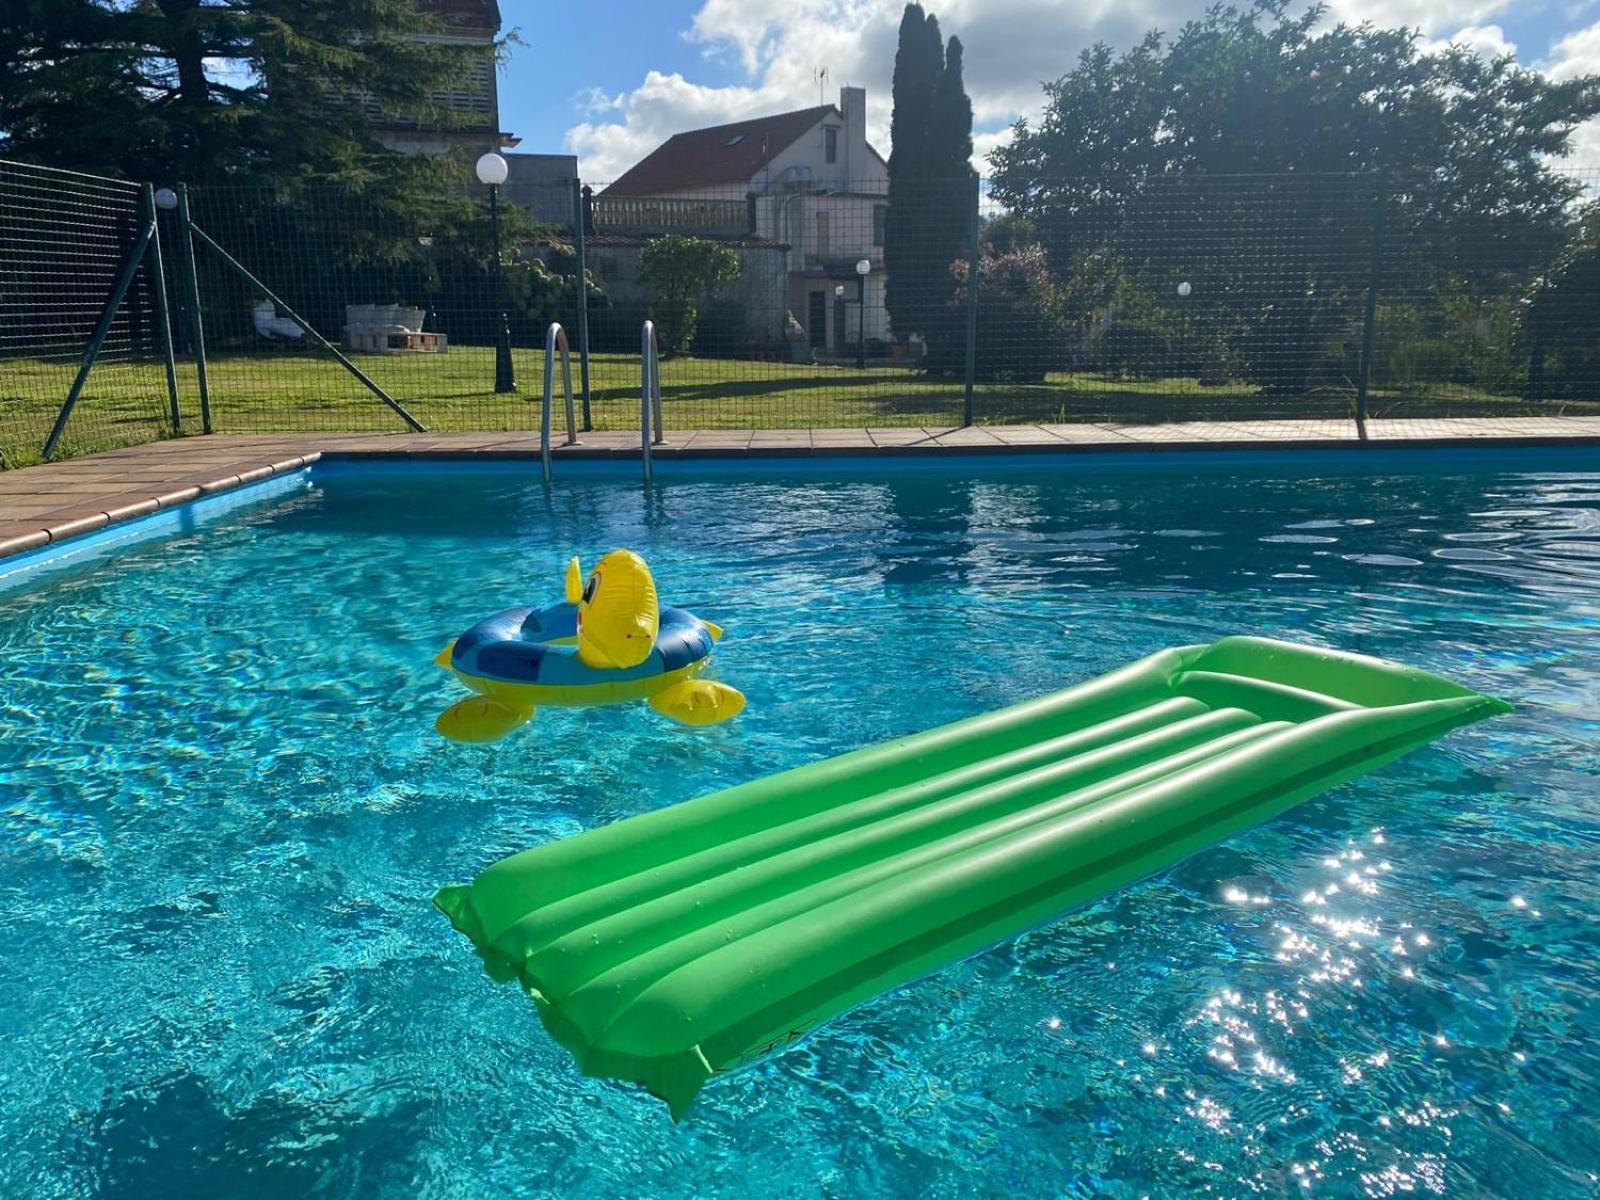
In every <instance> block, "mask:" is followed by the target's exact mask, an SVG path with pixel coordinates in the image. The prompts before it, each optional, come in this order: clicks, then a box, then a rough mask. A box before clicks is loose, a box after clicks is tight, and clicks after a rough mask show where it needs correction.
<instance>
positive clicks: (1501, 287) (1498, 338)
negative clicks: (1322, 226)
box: [1368, 172, 1600, 422]
mask: <svg viewBox="0 0 1600 1200" xmlns="http://www.w3.org/2000/svg"><path fill="white" fill-rule="evenodd" d="M1596 183H1600V173H1595V172H1587V173H1584V174H1582V175H1579V176H1577V177H1576V178H1575V179H1574V181H1573V184H1572V187H1571V189H1570V194H1569V196H1568V197H1567V198H1566V200H1565V202H1564V203H1561V204H1559V205H1552V206H1551V207H1549V208H1548V209H1547V210H1543V211H1541V210H1537V209H1533V210H1517V209H1512V210H1503V209H1492V208H1489V209H1486V208H1484V207H1483V206H1482V205H1481V204H1480V203H1477V202H1476V197H1472V196H1467V197H1457V196H1454V195H1451V194H1449V193H1448V192H1446V193H1444V194H1440V191H1439V189H1437V188H1436V187H1434V186H1431V185H1430V183H1429V182H1428V181H1420V182H1416V183H1410V182H1407V181H1404V180H1398V181H1393V182H1391V183H1390V184H1388V185H1387V186H1386V188H1385V200H1384V207H1383V213H1382V218H1381V220H1382V225H1381V229H1380V237H1381V253H1380V256H1379V260H1380V261H1379V266H1378V279H1379V285H1378V288H1377V292H1376V304H1375V311H1374V322H1373V325H1374V336H1373V353H1372V372H1371V385H1370V392H1371V394H1370V397H1369V402H1368V406H1369V411H1370V413H1371V415H1372V416H1373V418H1375V419H1376V420H1378V421H1382V420H1384V419H1403V420H1406V421H1409V422H1417V421H1426V420H1430V419H1436V418H1440V417H1454V416H1477V417H1496V416H1503V417H1530V416H1542V415H1556V416H1559V415H1587V414H1597V413H1600V219H1597V218H1600V210H1597V209H1596V206H1595V202H1596V200H1597V198H1600V194H1597V191H1596V187H1595V185H1596Z"/></svg>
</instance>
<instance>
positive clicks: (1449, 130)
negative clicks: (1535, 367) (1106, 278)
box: [991, 0, 1600, 392]
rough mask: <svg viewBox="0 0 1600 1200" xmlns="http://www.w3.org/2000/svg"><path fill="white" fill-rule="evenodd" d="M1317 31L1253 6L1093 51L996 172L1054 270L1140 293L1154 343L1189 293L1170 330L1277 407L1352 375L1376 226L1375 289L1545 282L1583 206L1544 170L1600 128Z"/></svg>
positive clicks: (1515, 87)
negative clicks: (1208, 347) (1379, 253)
mask: <svg viewBox="0 0 1600 1200" xmlns="http://www.w3.org/2000/svg"><path fill="white" fill-rule="evenodd" d="M1323 15H1324V14H1323V10H1322V9H1321V8H1319V7H1313V8H1312V9H1310V10H1309V11H1306V12H1304V13H1303V14H1299V15H1293V16H1291V15H1290V14H1289V8H1288V5H1287V4H1286V3H1285V0H1261V2H1260V3H1258V4H1256V5H1255V6H1253V7H1249V8H1242V9H1241V8H1236V7H1231V6H1218V7H1215V8H1213V9H1211V10H1210V11H1209V12H1208V13H1207V14H1206V15H1205V16H1204V17H1203V18H1201V19H1200V20H1197V21H1193V22H1190V23H1189V24H1187V25H1185V26H1184V27H1183V28H1182V29H1181V30H1180V31H1179V33H1178V35H1177V37H1176V38H1174V39H1172V40H1171V41H1170V42H1169V41H1168V40H1167V39H1166V38H1164V37H1163V36H1162V35H1161V34H1159V33H1151V34H1150V35H1148V36H1147V37H1146V38H1145V39H1144V40H1143V41H1142V42H1141V43H1140V44H1139V45H1137V46H1135V47H1134V48H1133V49H1132V50H1129V51H1128V52H1127V53H1125V54H1121V55H1116V54H1113V52H1112V51H1111V50H1110V49H1108V48H1107V47H1105V46H1096V47H1094V48H1092V49H1090V50H1088V51H1086V52H1085V53H1084V54H1083V55H1082V56H1081V58H1080V59H1079V62H1078V65H1077V66H1076V68H1074V69H1073V70H1072V71H1070V72H1068V73H1067V74H1066V75H1064V76H1062V77H1061V78H1060V79H1058V80H1056V81H1055V82H1053V83H1050V84H1047V85H1046V106H1045V112H1044V116H1043V117H1042V118H1041V119H1040V120H1039V121H1038V122H1037V123H1030V122H1027V121H1023V122H1019V123H1018V124H1017V126H1016V127H1015V136H1014V138H1013V140H1012V142H1011V143H1010V144H1009V145H1007V146H1004V147H1001V148H1000V149H998V150H996V151H995V153H994V154H993V155H992V156H991V163H992V164H993V168H994V175H993V179H992V190H993V194H994V196H995V197H996V198H997V199H998V200H999V201H1000V202H1001V203H1003V204H1005V205H1006V206H1007V207H1008V208H1010V209H1011V210H1012V211H1014V212H1015V213H1017V214H1018V215H1019V217H1021V218H1026V219H1027V220H1029V221H1031V222H1032V223H1033V225H1034V226H1035V228H1036V229H1037V230H1038V232H1039V236H1040V239H1041V241H1042V243H1043V244H1044V246H1045V247H1046V249H1047V251H1048V252H1049V255H1050V258H1051V263H1052V266H1053V268H1054V269H1055V270H1057V271H1058V272H1067V273H1073V272H1077V271H1080V270H1082V269H1083V265H1084V263H1085V262H1087V261H1088V260H1089V259H1091V258H1093V257H1095V256H1102V257H1103V258H1104V260H1105V264H1106V269H1108V270H1111V271H1113V272H1114V273H1115V274H1116V277H1117V286H1118V290H1119V293H1120V294H1123V295H1127V294H1129V292H1130V290H1142V292H1143V293H1144V294H1145V295H1146V296H1148V297H1151V298H1152V302H1151V303H1148V304H1146V308H1147V310H1148V311H1149V312H1150V313H1151V315H1153V316H1156V317H1165V318H1166V319H1167V321H1168V323H1169V324H1170V323H1172V322H1173V321H1176V320H1179V319H1183V320H1186V319H1187V317H1186V316H1184V317H1181V318H1180V317H1179V316H1178V314H1177V310H1176V305H1177V302H1176V301H1175V300H1174V299H1172V297H1173V294H1174V293H1173V287H1174V285H1175V283H1176V282H1177V281H1179V280H1190V281H1192V284H1193V300H1192V301H1190V302H1189V303H1188V305H1187V307H1186V308H1185V309H1184V311H1185V312H1191V311H1203V312H1204V313H1205V314H1206V316H1207V319H1208V320H1209V321H1211V322H1212V323H1213V324H1214V325H1216V326H1217V327H1218V328H1220V329H1223V330H1225V331H1226V333H1227V336H1228V338H1229V339H1230V342H1231V344H1232V346H1233V348H1234V350H1235V351H1236V352H1237V354H1236V363H1237V364H1238V365H1239V366H1240V369H1242V370H1243V372H1244V373H1245V374H1246V375H1247V376H1248V377H1250V378H1252V379H1253V380H1254V381H1255V382H1257V383H1259V384H1260V385H1261V386H1262V387H1263V388H1265V389H1266V390H1268V391H1275V392H1294V391H1303V390H1305V389H1306V388H1308V387H1312V386H1315V385H1316V384H1317V383H1318V382H1319V381H1320V380H1321V379H1322V378H1323V377H1324V376H1323V368H1324V367H1327V368H1329V369H1330V370H1333V369H1335V364H1337V363H1341V362H1344V361H1346V360H1347V358H1348V355H1347V353H1346V347H1345V346H1344V345H1343V342H1344V341H1345V340H1347V336H1348V330H1349V329H1350V327H1351V318H1352V313H1353V311H1354V310H1355V309H1356V308H1357V307H1358V306H1357V304H1356V299H1357V297H1359V296H1360V295H1362V294H1363V293H1364V290H1365V287H1366V282H1367V276H1368V273H1369V272H1368V267H1367V264H1368V263H1369V262H1370V260H1371V255H1372V250H1373V239H1374V238H1375V237H1376V236H1377V235H1376V227H1377V225H1378V222H1379V220H1380V217H1379V214H1380V212H1381V213H1382V220H1384V222H1385V223H1386V225H1387V232H1386V236H1385V239H1384V243H1383V254H1384V261H1385V273H1386V278H1392V279H1395V280H1405V281H1407V284H1408V286H1410V287H1412V288H1416V289H1424V290H1429V291H1431V292H1435V293H1437V294H1441V295H1443V294H1455V293H1458V292H1460V291H1461V290H1462V289H1466V290H1469V291H1471V290H1476V291H1479V292H1490V291H1503V290H1504V289H1505V288H1506V287H1507V285H1508V283H1511V282H1512V281H1514V280H1516V279H1517V278H1524V279H1525V278H1526V277H1527V275H1528V274H1529V273H1530V272H1531V269H1532V264H1536V263H1540V262H1544V261H1548V258H1549V256H1550V255H1551V254H1553V253H1554V252H1555V250H1556V249H1557V247H1559V245H1560V244H1561V242H1562V240H1563V239H1564V237H1565V236H1566V229H1567V226H1568V220H1569V219H1568V216H1567V213H1568V209H1569V206H1570V204H1571V202H1572V200H1573V198H1574V196H1575V195H1576V193H1577V190H1578V189H1577V186H1576V185H1575V184H1574V183H1573V181H1572V180H1571V179H1570V177H1568V176H1566V175H1563V174H1562V173H1561V172H1560V170H1559V168H1558V163H1557V162H1556V161H1555V160H1557V159H1559V157H1560V156H1561V155H1563V154H1564V153H1566V152H1567V150H1568V149H1569V144H1570V137H1571V133H1572V130H1573V129H1574V128H1575V127H1576V126H1577V125H1578V124H1579V123H1580V122H1582V121H1585V120H1587V119H1588V118H1590V117H1592V116H1594V115H1596V114H1597V113H1600V79H1595V78H1583V79H1575V80H1568V81H1564V82H1551V81H1550V80H1548V79H1546V78H1544V77H1543V76H1541V75H1538V74H1536V73H1533V72H1529V71H1525V70H1523V69H1521V68H1519V67H1518V66H1517V65H1516V64H1515V62H1514V61H1513V60H1511V59H1510V58H1501V59H1496V60H1493V61H1484V60H1483V59H1480V58H1478V57H1476V56H1475V55H1473V54H1472V53H1471V52H1470V51H1468V50H1465V49H1462V48H1460V47H1452V48H1449V49H1445V50H1440V51H1429V50H1426V49H1425V48H1423V47H1422V46H1421V45H1420V43H1419V40H1418V38H1417V36H1416V35H1415V34H1414V33H1413V32H1411V31H1409V30H1404V29H1379V28H1375V27H1373V26H1370V25H1362V26H1359V27H1354V28H1352V27H1350V26H1346V25H1335V26H1333V27H1331V28H1330V27H1325V26H1324V25H1323ZM1341 173H1343V174H1341ZM1352 173H1363V174H1359V175H1358V174H1352ZM1247 176H1248V177H1251V178H1246V177H1247ZM1261 176H1271V178H1262V177H1261Z"/></svg>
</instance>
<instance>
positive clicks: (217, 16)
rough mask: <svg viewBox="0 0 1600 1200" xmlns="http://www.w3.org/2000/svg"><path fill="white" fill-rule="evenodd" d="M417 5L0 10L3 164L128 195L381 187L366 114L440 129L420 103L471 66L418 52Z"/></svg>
mask: <svg viewBox="0 0 1600 1200" xmlns="http://www.w3.org/2000/svg"><path fill="white" fill-rule="evenodd" d="M435 27H436V25H435V22H434V21H433V19H431V18H430V17H428V16H427V15H426V14H425V13H424V12H423V11H422V10H421V8H420V7H419V5H418V4H417V3H416V0H348V2H346V3H339V4H329V3H326V2H325V0H229V2H228V3H225V4H224V3H219V2H217V0H7V2H6V3H5V4H3V5H0V153H3V154H5V155H7V156H10V157H15V158H21V159H26V160H28V161H31V162H37V163H41V164H43V165H47V166H59V167H68V168H75V169H78V170H83V171H89V172H93V173H96V174H102V175H123V176H126V177H128V178H132V179H157V180H163V181H166V180H171V181H177V180H184V181H187V182H191V183H209V182H219V181H224V180H225V181H228V182H250V183H260V182H272V183H279V182H284V181H288V180H294V181H313V180H324V181H328V180H336V181H340V182H344V183H347V184H353V185H357V186H359V185H361V184H363V183H370V182H375V181H377V180H380V179H382V180H385V181H386V182H390V183H394V182H398V181H402V180H405V179H407V178H414V177H416V176H417V175H419V174H426V173H428V172H429V171H430V170H434V171H436V170H438V169H440V167H441V165H442V164H438V163H436V162H435V163H429V162H428V161H427V160H426V159H425V158H423V157H422V156H416V157H412V158H408V157H407V156H403V155H399V154H395V153H392V152H390V151H387V150H385V149H384V148H383V146H382V145H381V144H380V143H379V142H378V140H377V138H376V137H375V135H374V133H373V131H372V128H371V122H372V114H373V111H374V109H377V110H388V111H399V112H406V113H408V114H422V115H425V116H426V117H428V118H429V119H434V118H439V119H440V120H441V122H442V121H444V120H445V119H446V114H443V113H440V112H437V111H434V110H432V109H431V106H430V104H429V99H428V97H429V93H430V92H431V91H433V90H435V89H438V88H440V87H441V86H443V85H445V84H446V83H448V82H449V81H450V80H451V79H452V78H454V77H456V76H458V75H459V74H460V72H461V70H462V69H463V66H464V62H465V55H467V54H471V53H474V52H475V51H473V50H471V49H461V48H457V47H454V46H450V45H446V44H441V43H439V42H435V41H429V40H425V39H419V38H418V37H417V36H416V35H418V34H426V33H428V32H430V31H432V30H433V29H434V28H435Z"/></svg>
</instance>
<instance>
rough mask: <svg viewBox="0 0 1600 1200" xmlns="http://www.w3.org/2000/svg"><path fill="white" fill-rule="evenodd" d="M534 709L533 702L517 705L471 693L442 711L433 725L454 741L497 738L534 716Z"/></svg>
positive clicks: (492, 739) (483, 740)
mask: <svg viewBox="0 0 1600 1200" xmlns="http://www.w3.org/2000/svg"><path fill="white" fill-rule="evenodd" d="M533 713H534V709H533V707H532V706H531V705H530V706H528V707H526V708H514V707H512V706H511V705H509V704H501V703H500V702H499V701H498V700H491V699H489V697H487V696H468V697H467V698H466V699H465V700H458V701H456V702H455V703H454V704H452V705H451V706H450V707H449V708H447V709H445V710H444V711H443V712H442V713H440V714H439V719H438V720H436V721H435V722H434V723H433V727H434V728H435V729H437V730H438V731H439V732H440V733H442V734H443V735H444V736H445V737H447V738H449V739H450V740H451V741H452V742H494V741H499V740H500V739H501V738H503V737H505V735H506V734H508V733H510V732H511V731H512V730H513V729H516V728H517V727H518V726H519V725H526V724H527V723H528V722H529V721H531V720H533Z"/></svg>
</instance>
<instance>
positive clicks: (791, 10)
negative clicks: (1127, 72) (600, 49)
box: [566, 0, 1600, 180]
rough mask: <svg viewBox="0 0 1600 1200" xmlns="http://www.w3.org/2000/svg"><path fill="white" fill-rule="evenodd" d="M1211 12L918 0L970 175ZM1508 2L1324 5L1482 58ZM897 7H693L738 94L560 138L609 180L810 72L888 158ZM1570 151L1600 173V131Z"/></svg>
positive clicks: (644, 87) (632, 95)
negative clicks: (1105, 53)
mask: <svg viewBox="0 0 1600 1200" xmlns="http://www.w3.org/2000/svg"><path fill="white" fill-rule="evenodd" d="M1209 2H1210V0H932V2H931V4H928V3H927V0H925V6H926V7H931V9H932V10H933V11H934V12H935V13H936V14H937V16H938V18H939V23H940V27H941V29H942V30H943V31H944V33H945V35H946V36H949V35H950V34H958V35H959V36H960V37H961V40H962V42H963V44H964V45H965V47H966V58H965V67H966V83H967V92H968V94H969V95H970V96H971V97H972V103H973V112H974V117H975V121H976V125H977V129H978V132H977V133H976V135H975V136H974V138H973V144H974V151H975V153H974V156H973V160H974V165H976V166H978V167H979V169H980V170H982V169H984V164H985V161H986V158H987V155H988V152H989V151H991V150H992V149H994V147H995V146H997V145H999V144H1002V143H1003V142H1004V141H1005V140H1006V138H1007V137H1008V136H1009V126H1010V125H1011V123H1012V122H1013V121H1015V120H1016V119H1017V118H1018V117H1019V116H1028V117H1033V116H1036V115H1037V114H1038V112H1039V110H1040V106H1041V104H1042V101H1043V95H1042V91H1041V88H1040V84H1041V82H1042V81H1044V80H1048V79H1055V78H1058V77H1059V76H1060V75H1062V74H1063V73H1065V72H1066V71H1068V70H1070V69H1071V68H1072V66H1073V65H1074V63H1075V62H1076V61H1077V57H1078V55H1079V53H1080V52H1081V51H1082V50H1083V49H1084V48H1085V47H1086V46H1089V45H1091V44H1093V43H1094V42H1097V41H1103V42H1106V43H1108V44H1110V45H1111V46H1113V47H1116V48H1119V49H1121V48H1127V47H1129V46H1131V45H1133V44H1134V43H1135V42H1136V41H1137V40H1138V39H1139V38H1140V37H1142V36H1143V35H1144V34H1145V33H1146V32H1147V31H1148V30H1150V29H1153V28H1157V29H1161V30H1163V31H1164V32H1167V33H1169V34H1171V33H1174V32H1176V31H1177V29H1178V27H1179V26H1181V25H1182V24H1183V23H1184V22H1185V21H1188V20H1190V19H1192V18H1194V17H1197V16H1199V15H1200V14H1201V13H1202V12H1203V11H1204V9H1205V8H1206V7H1207V6H1208V4H1209ZM1509 5H1510V0H1333V4H1332V7H1331V9H1330V15H1329V19H1330V21H1334V20H1338V21H1346V22H1351V23H1358V22H1360V21H1363V20H1370V21H1373V22H1374V23H1376V24H1381V25H1389V26H1393V25H1402V24H1403V25H1407V26H1410V27H1412V28H1415V29H1417V30H1419V31H1420V33H1421V34H1422V36H1423V37H1424V38H1425V39H1436V40H1429V41H1426V42H1425V43H1424V44H1425V45H1427V46H1444V45H1448V44H1456V45H1463V46H1466V47H1468V48H1470V49H1472V50H1473V51H1475V52H1477V53H1478V54H1481V55H1483V56H1485V57H1494V56H1496V55H1500V54H1514V53H1516V46H1515V45H1514V44H1513V43H1512V42H1511V41H1510V40H1509V39H1508V38H1507V37H1506V34H1505V30H1504V29H1503V28H1502V27H1501V26H1500V25H1498V24H1492V23H1488V20H1489V18H1490V17H1493V16H1494V15H1496V14H1497V13H1500V12H1502V11H1503V10H1505V9H1506V8H1507V7H1509ZM902 7H903V0H780V2H779V3H774V2H773V0H703V2H702V4H701V6H700V8H699V9H698V10H697V11H696V13H695V15H694V17H693V20H692V22H691V24H690V25H689V27H688V28H687V29H686V30H685V31H684V34H683V36H684V37H685V38H686V39H687V40H688V41H690V42H691V43H693V44H695V45H697V46H699V47H700V48H701V51H702V53H703V54H704V55H705V56H706V57H707V58H708V59H718V60H725V61H727V62H730V63H733V64H736V65H737V67H738V68H739V69H740V71H742V73H743V75H744V80H745V81H744V82H743V83H740V84H736V85H733V86H725V87H711V86H706V85H703V84H698V83H695V82H693V81H692V79H687V78H685V77H684V76H683V75H681V74H676V73H674V74H664V73H662V72H658V71H651V72H650V73H649V74H647V75H646V76H645V79H644V81H643V82H642V83H641V84H640V85H639V86H638V87H637V88H634V89H633V90H631V91H627V92H624V93H622V94H620V95H616V96H608V95H605V94H604V93H598V94H594V95H591V96H588V97H587V98H586V101H587V102H586V103H585V106H584V112H585V117H586V119H585V120H584V121H583V122H582V123H580V124H578V125H575V126H573V127H572V128H571V129H570V130H568V132H567V137H566V142H567V147H568V149H569V150H571V151H574V152H575V153H577V154H578V155H579V156H580V157H581V159H582V170H583V173H584V175H585V177H586V178H589V179H596V180H606V179H614V178H616V176H618V175H620V174H621V173H622V172H623V171H625V170H626V169H627V168H628V167H630V166H632V165H633V164H634V163H635V162H637V161H638V160H639V159H640V158H642V157H643V156H644V155H646V154H648V153H649V152H650V151H651V150H653V149H654V148H655V147H656V146H658V145H660V144H661V142H663V141H665V140H666V139H667V138H668V137H670V136H672V134H674V133H679V132H681V131H683V130H686V129H695V128H699V127H701V126H705V125H716V124H721V123H724V122H728V121H738V120H743V119H746V118H749V117H756V116H763V115H766V114H769V113H776V112H783V111H786V110H788V109H794V108H804V107H807V106H809V105H812V104H816V103H817V102H818V88H817V82H816V79H815V74H814V73H815V71H816V69H817V68H818V67H821V66H825V67H827V68H828V87H827V90H826V92H825V94H824V96H823V99H825V100H830V101H831V100H836V99H837V97H838V88H839V87H840V86H841V85H843V84H847V83H849V84H855V85H858V86H862V87H865V88H866V89H867V136H868V138H869V139H870V140H871V141H872V143H873V144H874V145H875V146H876V147H877V148H878V149H879V150H880V151H882V152H884V153H888V150H889V83H890V78H891V75H892V72H893V69H894V47H895V38H896V30H897V27H898V25H899V21H900V12H901V9H902ZM1537 65H1538V67H1539V69H1541V70H1544V71H1546V72H1547V73H1549V74H1550V75H1551V76H1552V77H1553V78H1558V79H1559V78H1569V77H1571V76H1573V75H1577V74H1581V73H1583V72H1586V71H1600V22H1596V23H1595V24H1594V25H1591V26H1589V27H1588V28H1586V29H1582V30H1579V31H1576V32H1574V33H1571V34H1569V35H1567V36H1566V37H1564V38H1563V39H1561V40H1560V41H1559V42H1557V43H1556V44H1555V46H1554V47H1552V50H1551V55H1550V59H1549V61H1547V62H1543V63H1539V64H1537ZM1580 134H1581V135H1582V136H1581V138H1580V139H1579V140H1580V142H1581V144H1582V147H1583V148H1584V152H1585V154H1586V155H1587V156H1588V157H1587V161H1588V162H1590V163H1592V164H1593V165H1597V166H1600V129H1587V128H1586V129H1584V130H1581V131H1580Z"/></svg>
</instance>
